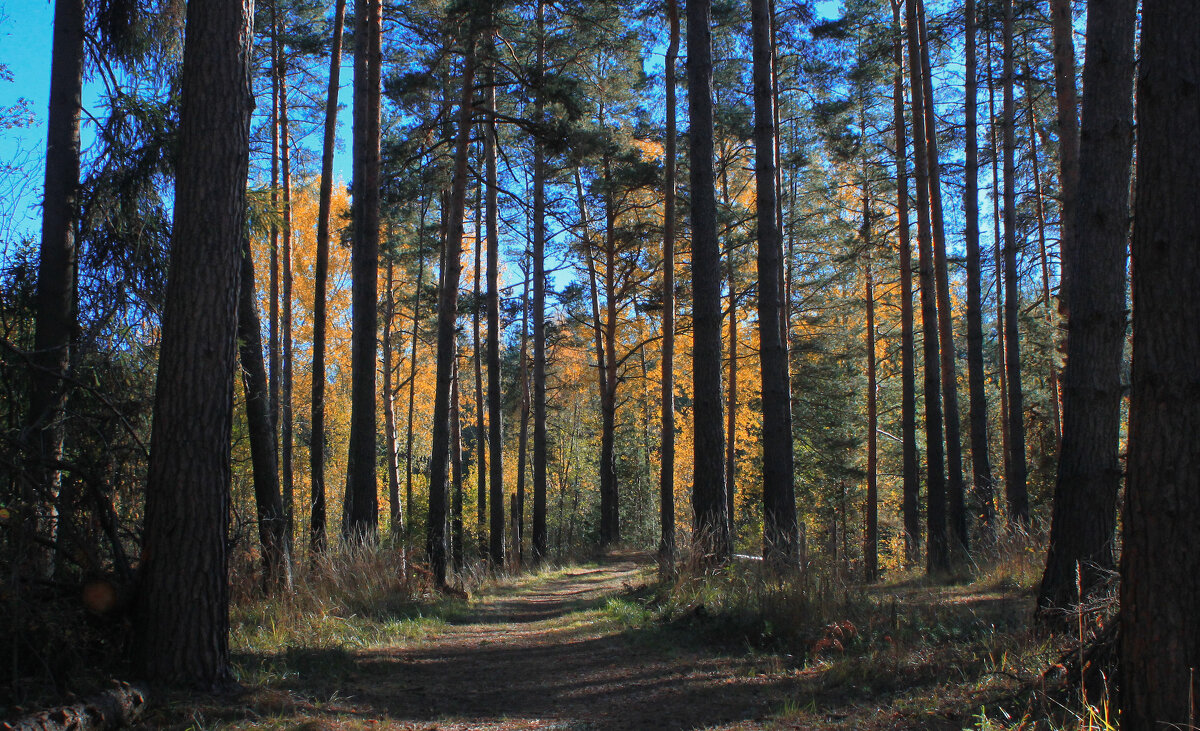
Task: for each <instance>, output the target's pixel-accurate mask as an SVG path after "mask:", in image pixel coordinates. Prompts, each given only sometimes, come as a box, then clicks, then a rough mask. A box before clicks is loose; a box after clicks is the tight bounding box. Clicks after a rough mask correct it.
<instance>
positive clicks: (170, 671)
mask: <svg viewBox="0 0 1200 731" xmlns="http://www.w3.org/2000/svg"><path fill="white" fill-rule="evenodd" d="M251 18H252V2H251V0H193V1H192V2H190V3H188V6H187V41H186V44H185V46H184V60H183V77H182V92H181V94H182V101H181V109H180V130H179V153H178V155H179V156H178V165H177V168H176V171H177V172H176V183H175V214H174V222H173V227H172V230H173V232H174V242H173V246H172V247H171V266H170V276H169V279H168V285H167V297H166V304H165V307H164V311H163V327H162V345H161V350H160V353H161V355H160V357H159V368H158V385H157V387H156V390H155V401H154V421H153V427H152V437H151V445H150V465H149V476H148V480H147V486H146V526H145V535H144V543H143V553H142V556H143V558H142V563H141V568H140V570H139V575H140V577H141V590H140V591H139V593H138V599H137V609H136V615H137V620H138V626H139V627H140V628H141V633H140V635H139V637H138V642H137V645H136V648H135V658H136V664H137V666H138V668H139V669H140V671H141V672H142V673H144V676H143V677H147V678H154V679H155V681H156V682H160V683H164V684H170V685H187V686H192V687H197V688H203V689H216V688H223V687H228V686H229V684H230V682H231V679H232V678H231V675H230V668H229V638H228V634H229V586H228V575H227V572H228V556H227V548H226V535H225V534H226V530H225V529H226V524H227V522H228V519H229V499H230V498H229V488H230V437H231V429H232V417H233V413H232V412H233V370H234V363H235V357H236V347H235V342H234V333H235V331H236V323H237V298H238V297H237V296H238V268H239V266H240V260H239V247H240V245H241V241H242V237H243V234H244V225H245V216H246V173H247V170H248V167H249V149H250V148H249V142H250V111H251V105H252V99H253V96H252V94H251V88H250V69H251V63H250V44H251V39H252V35H253V34H252V31H251V22H252V20H251Z"/></svg>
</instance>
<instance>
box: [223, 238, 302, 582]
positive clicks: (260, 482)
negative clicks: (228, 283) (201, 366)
mask: <svg viewBox="0 0 1200 731" xmlns="http://www.w3.org/2000/svg"><path fill="white" fill-rule="evenodd" d="M240 256H241V267H242V268H241V276H240V280H241V290H240V292H239V294H238V322H237V329H238V332H237V338H238V350H239V355H240V358H241V362H242V368H241V373H242V389H243V391H244V392H245V395H246V424H247V431H248V432H249V434H250V461H251V462H252V464H253V468H254V505H255V508H256V509H257V512H258V539H259V543H261V544H262V566H263V588H264V589H265V590H266V591H267V592H268V593H273V592H275V591H276V590H278V589H284V590H288V589H291V587H292V565H291V558H290V554H291V550H290V546H289V543H288V536H287V517H286V514H285V513H284V504H283V497H282V495H281V493H280V489H279V464H278V462H277V460H276V453H275V424H274V423H273V422H272V421H271V411H270V402H269V400H268V393H267V367H266V365H265V363H264V362H263V350H262V329H261V324H260V323H259V319H258V309H257V306H256V305H255V301H256V297H255V293H254V259H253V258H251V256H250V241H249V240H248V239H243V242H242V246H241V252H240Z"/></svg>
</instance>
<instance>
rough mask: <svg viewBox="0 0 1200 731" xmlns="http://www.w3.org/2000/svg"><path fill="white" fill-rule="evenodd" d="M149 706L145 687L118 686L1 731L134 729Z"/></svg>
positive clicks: (4, 726) (10, 724)
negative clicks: (147, 705) (131, 727)
mask: <svg viewBox="0 0 1200 731" xmlns="http://www.w3.org/2000/svg"><path fill="white" fill-rule="evenodd" d="M145 707H146V689H145V686H142V685H140V684H134V683H117V684H116V686H114V687H112V688H109V689H108V690H106V691H104V692H103V693H101V694H99V695H96V696H93V697H91V698H88V699H87V700H85V701H81V702H79V703H75V704H73V705H69V706H61V707H59V708H53V709H51V710H48V711H41V712H39V713H32V714H30V715H28V716H24V717H23V718H19V719H17V720H15V721H8V722H6V723H0V731H100V730H102V729H117V728H123V727H125V726H130V725H132V724H133V723H134V721H136V720H137V718H138V716H139V715H141V713H142V711H143V710H144V709H145Z"/></svg>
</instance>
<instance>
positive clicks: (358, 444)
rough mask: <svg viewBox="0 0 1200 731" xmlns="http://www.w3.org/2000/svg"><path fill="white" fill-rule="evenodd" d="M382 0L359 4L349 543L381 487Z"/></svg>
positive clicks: (371, 528) (369, 526) (366, 530)
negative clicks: (378, 366) (378, 474)
mask: <svg viewBox="0 0 1200 731" xmlns="http://www.w3.org/2000/svg"><path fill="white" fill-rule="evenodd" d="M381 6H382V3H381V2H380V0H355V16H356V27H355V29H356V33H355V39H356V40H355V45H356V47H355V51H354V85H355V101H354V111H355V118H354V126H355V128H356V130H359V131H361V135H356V137H355V139H356V141H358V142H359V149H358V150H356V151H355V155H354V157H355V166H354V172H355V175H354V208H355V213H354V216H353V220H354V230H355V236H354V246H353V249H352V256H351V270H352V271H351V277H352V290H351V299H352V304H351V307H352V310H353V313H352V316H351V317H352V326H351V327H352V335H351V354H350V363H351V386H350V390H351V394H350V398H351V413H350V453H349V456H348V457H347V460H346V509H345V511H344V514H345V516H346V523H345V525H344V526H343V527H342V532H343V535H344V536H345V537H346V538H348V539H357V540H368V539H371V538H373V537H374V535H375V532H376V530H378V526H379V500H378V496H377V489H378V488H377V483H376V456H375V455H376V445H375V438H376V434H375V428H376V403H375V369H376V359H377V354H378V349H377V347H376V340H375V338H376V331H377V330H378V326H379V312H378V299H379V293H378V279H379V164H380V154H379V152H380V151H379V120H380V117H379V93H380V61H381V56H380V43H381V38H380V36H381V26H380V23H381V18H380V15H381Z"/></svg>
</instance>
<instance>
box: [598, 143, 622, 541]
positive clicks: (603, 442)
mask: <svg viewBox="0 0 1200 731" xmlns="http://www.w3.org/2000/svg"><path fill="white" fill-rule="evenodd" d="M604 178H605V181H606V182H608V181H611V177H610V175H609V170H608V160H607V158H606V159H605V161H604ZM606 187H607V186H606ZM616 218H617V215H616V209H615V208H614V205H613V199H612V193H611V188H609V192H606V193H605V197H604V310H605V319H604V352H605V355H606V356H607V358H606V359H605V361H604V370H603V372H602V373H601V377H602V378H603V379H604V395H603V397H602V398H601V400H600V413H601V417H602V422H603V434H602V436H601V439H600V543H601V545H610V544H613V543H616V542H617V541H619V540H621V512H620V499H619V493H618V490H619V487H618V486H617V457H616V441H617V383H618V380H617V352H616V349H617V269H616V264H617V241H616V223H617V221H616Z"/></svg>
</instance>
